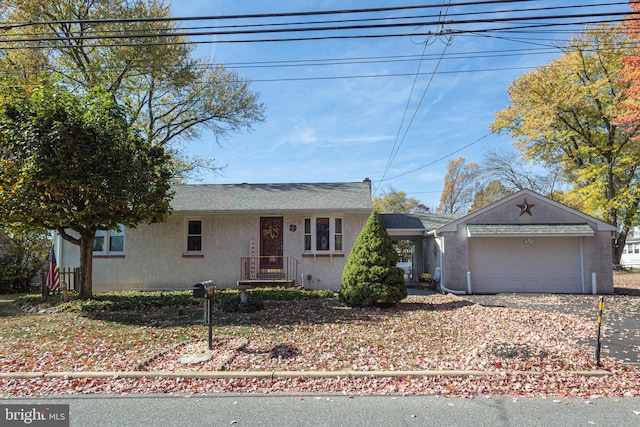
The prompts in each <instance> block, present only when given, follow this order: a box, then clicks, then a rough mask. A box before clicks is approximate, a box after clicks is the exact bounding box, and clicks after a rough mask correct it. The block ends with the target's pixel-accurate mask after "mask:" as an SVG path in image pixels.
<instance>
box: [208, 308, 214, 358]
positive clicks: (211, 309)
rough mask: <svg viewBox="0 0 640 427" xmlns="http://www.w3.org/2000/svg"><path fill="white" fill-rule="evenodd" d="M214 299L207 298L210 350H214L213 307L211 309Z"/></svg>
mask: <svg viewBox="0 0 640 427" xmlns="http://www.w3.org/2000/svg"><path fill="white" fill-rule="evenodd" d="M212 299H213V297H209V298H207V304H209V322H208V323H209V339H208V344H209V350H213V307H211V306H212V305H213V304H212V303H211V300H212Z"/></svg>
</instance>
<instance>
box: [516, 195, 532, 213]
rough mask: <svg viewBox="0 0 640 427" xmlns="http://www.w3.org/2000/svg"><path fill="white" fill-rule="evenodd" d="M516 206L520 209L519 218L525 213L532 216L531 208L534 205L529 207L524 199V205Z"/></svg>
mask: <svg viewBox="0 0 640 427" xmlns="http://www.w3.org/2000/svg"><path fill="white" fill-rule="evenodd" d="M516 206H517V207H519V208H520V216H522V215H524V214H525V213H528V214H529V215H530V216H533V215H532V214H531V208H532V207H534V206H535V205H530V204H529V202H527V199H524V204H522V205H516Z"/></svg>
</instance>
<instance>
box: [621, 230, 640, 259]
mask: <svg viewBox="0 0 640 427" xmlns="http://www.w3.org/2000/svg"><path fill="white" fill-rule="evenodd" d="M632 232H633V234H629V236H628V237H627V241H626V242H625V245H624V248H623V249H622V257H621V258H620V264H622V266H623V267H625V268H632V267H634V268H638V267H640V227H635V228H634V229H633V231H632Z"/></svg>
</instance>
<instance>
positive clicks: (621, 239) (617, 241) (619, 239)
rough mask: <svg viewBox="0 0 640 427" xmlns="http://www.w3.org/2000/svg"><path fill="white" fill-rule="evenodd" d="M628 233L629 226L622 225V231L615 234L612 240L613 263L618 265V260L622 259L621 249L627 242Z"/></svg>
mask: <svg viewBox="0 0 640 427" xmlns="http://www.w3.org/2000/svg"><path fill="white" fill-rule="evenodd" d="M628 234H629V228H627V227H623V228H622V231H621V232H620V233H619V234H617V235H615V236H614V238H613V239H612V240H613V265H614V266H618V265H620V261H621V260H622V251H623V250H624V246H625V245H626V244H627V235H628Z"/></svg>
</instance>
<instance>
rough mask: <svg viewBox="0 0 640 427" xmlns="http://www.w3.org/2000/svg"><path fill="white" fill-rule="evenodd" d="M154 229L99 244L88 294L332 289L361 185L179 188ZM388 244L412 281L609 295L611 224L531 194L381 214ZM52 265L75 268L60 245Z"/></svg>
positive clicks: (359, 216) (365, 189)
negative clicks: (207, 286) (402, 254)
mask: <svg viewBox="0 0 640 427" xmlns="http://www.w3.org/2000/svg"><path fill="white" fill-rule="evenodd" d="M174 190H175V197H174V200H173V202H172V209H173V211H172V213H171V215H170V216H169V219H168V220H167V221H166V222H165V223H162V224H153V225H140V226H139V227H137V228H135V229H125V230H121V231H109V232H105V233H102V234H101V235H99V236H96V239H95V242H94V258H93V289H94V291H96V292H101V291H107V290H122V289H191V288H192V286H193V285H194V284H195V283H197V282H200V281H204V280H214V281H216V283H217V284H218V286H220V287H234V286H236V285H237V284H238V282H239V281H243V280H261V279H264V280H283V281H288V282H289V283H295V284H296V285H301V286H304V287H307V288H311V289H331V290H334V291H337V290H339V288H340V283H341V278H342V271H343V269H344V265H345V263H346V261H347V257H348V255H349V253H350V252H351V249H352V248H353V244H354V241H355V239H356V237H357V236H358V234H359V233H360V231H361V230H362V228H363V227H364V225H365V223H366V221H367V219H368V217H369V215H370V213H371V211H372V209H373V206H372V202H371V187H370V181H369V180H368V179H367V180H365V181H363V182H353V183H329V184H239V185H179V186H175V187H174ZM381 217H382V220H383V222H384V224H385V227H386V228H387V231H388V233H389V235H390V236H391V237H392V239H394V240H412V241H413V242H414V246H415V250H414V253H413V259H412V262H411V265H412V276H413V277H414V278H416V277H418V276H419V274H421V273H424V272H427V273H431V274H433V275H434V276H435V277H436V279H437V280H438V282H439V285H440V288H441V289H442V290H443V291H452V292H460V293H465V292H467V293H497V292H544V293H593V292H597V293H601V294H607V293H612V292H613V268H612V267H613V266H612V261H611V237H612V233H613V232H615V227H613V226H611V225H609V224H607V223H605V222H603V221H600V220H597V219H595V218H593V217H591V216H588V215H586V214H584V213H581V212H579V211H576V210H574V209H571V208H569V207H567V206H564V205H562V204H560V203H558V202H555V201H552V200H550V199H548V198H545V197H543V196H541V195H539V194H537V193H534V192H532V191H529V190H522V191H519V192H517V193H515V194H512V195H510V196H508V197H506V198H504V199H502V200H500V201H497V202H495V203H493V204H491V205H489V206H487V207H485V208H483V209H480V210H478V211H476V212H473V213H470V214H468V215H465V216H459V215H444V214H382V215H381ZM57 252H58V259H59V264H60V265H61V266H63V267H65V266H66V267H74V266H78V260H79V253H78V249H77V247H76V246H74V245H71V244H69V243H67V242H65V241H62V240H61V239H58V242H57Z"/></svg>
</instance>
